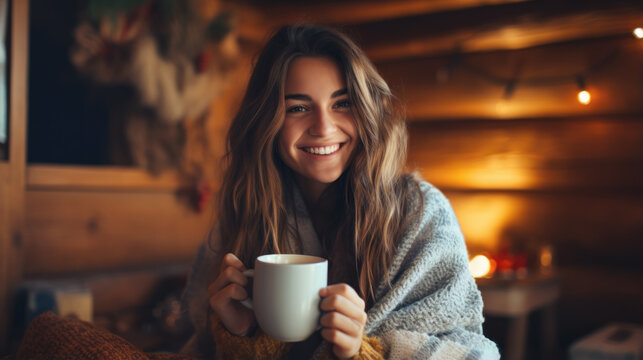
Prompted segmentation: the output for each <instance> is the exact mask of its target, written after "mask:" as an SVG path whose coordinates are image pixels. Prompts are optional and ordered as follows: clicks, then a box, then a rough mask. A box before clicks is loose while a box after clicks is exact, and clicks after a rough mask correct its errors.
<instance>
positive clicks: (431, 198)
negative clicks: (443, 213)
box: [402, 172, 451, 212]
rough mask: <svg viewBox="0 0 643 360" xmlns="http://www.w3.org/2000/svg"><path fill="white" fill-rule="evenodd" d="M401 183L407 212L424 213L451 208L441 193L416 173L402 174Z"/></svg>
mask: <svg viewBox="0 0 643 360" xmlns="http://www.w3.org/2000/svg"><path fill="white" fill-rule="evenodd" d="M402 181H403V183H404V185H405V186H406V197H407V211H410V212H417V211H420V212H424V211H426V210H430V209H437V208H445V207H446V208H448V209H450V208H451V205H450V203H449V200H448V199H447V198H446V196H444V194H443V193H442V191H440V190H439V189H438V188H437V187H435V186H434V185H433V184H431V183H430V182H428V181H426V180H424V178H422V176H421V175H420V174H419V173H418V172H412V173H408V174H404V175H403V176H402Z"/></svg>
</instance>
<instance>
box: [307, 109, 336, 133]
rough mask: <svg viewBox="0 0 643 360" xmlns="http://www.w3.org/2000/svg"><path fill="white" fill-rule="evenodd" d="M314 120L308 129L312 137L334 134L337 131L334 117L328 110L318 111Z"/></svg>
mask: <svg viewBox="0 0 643 360" xmlns="http://www.w3.org/2000/svg"><path fill="white" fill-rule="evenodd" d="M312 120H313V121H312V124H311V125H310V127H309V128H308V133H309V134H310V135H313V136H324V135H328V134H331V133H333V132H334V131H335V130H336V129H337V127H336V126H335V119H333V115H332V114H331V113H330V112H329V111H327V110H323V109H319V110H316V111H315V114H314V116H313V119H312Z"/></svg>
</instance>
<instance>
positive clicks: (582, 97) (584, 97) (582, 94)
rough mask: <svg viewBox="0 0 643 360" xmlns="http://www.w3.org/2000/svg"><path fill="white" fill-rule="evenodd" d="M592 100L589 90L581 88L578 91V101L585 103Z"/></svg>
mask: <svg viewBox="0 0 643 360" xmlns="http://www.w3.org/2000/svg"><path fill="white" fill-rule="evenodd" d="M591 100H592V97H591V96H590V94H589V91H587V90H582V91H579V92H578V102H579V103H581V104H583V105H587V104H589V102H590V101H591Z"/></svg>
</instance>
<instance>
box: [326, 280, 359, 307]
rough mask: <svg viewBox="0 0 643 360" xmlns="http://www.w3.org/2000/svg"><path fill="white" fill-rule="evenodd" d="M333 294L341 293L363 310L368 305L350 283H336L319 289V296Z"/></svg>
mask: <svg viewBox="0 0 643 360" xmlns="http://www.w3.org/2000/svg"><path fill="white" fill-rule="evenodd" d="M332 295H341V296H343V297H345V298H346V299H348V300H349V301H350V302H352V303H353V304H355V306H357V307H358V308H360V309H361V310H364V308H365V307H366V303H365V302H364V300H363V299H362V298H361V297H360V296H359V294H357V292H356V291H355V289H353V288H352V287H351V286H350V285H348V284H343V283H342V284H334V285H330V286H327V287H325V288H323V289H321V290H320V291H319V296H321V297H328V296H332Z"/></svg>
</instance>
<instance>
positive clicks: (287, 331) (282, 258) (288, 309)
mask: <svg viewBox="0 0 643 360" xmlns="http://www.w3.org/2000/svg"><path fill="white" fill-rule="evenodd" d="M327 276H328V261H326V260H325V259H322V258H318V257H314V256H305V255H264V256H260V257H259V258H257V261H255V268H254V275H253V277H254V284H253V300H252V302H253V307H254V311H255V316H256V317H257V322H258V323H259V326H261V329H262V330H263V331H264V332H265V333H266V334H268V335H270V336H271V337H272V338H274V339H277V340H281V341H287V342H295V341H302V340H305V339H307V338H308V337H309V336H310V335H311V334H312V333H313V332H315V330H316V329H317V327H318V324H319V316H320V311H319V302H320V297H319V294H318V293H319V290H320V289H321V288H323V287H326V284H327Z"/></svg>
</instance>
